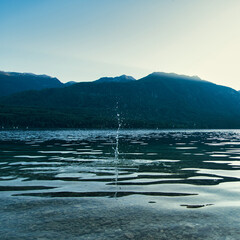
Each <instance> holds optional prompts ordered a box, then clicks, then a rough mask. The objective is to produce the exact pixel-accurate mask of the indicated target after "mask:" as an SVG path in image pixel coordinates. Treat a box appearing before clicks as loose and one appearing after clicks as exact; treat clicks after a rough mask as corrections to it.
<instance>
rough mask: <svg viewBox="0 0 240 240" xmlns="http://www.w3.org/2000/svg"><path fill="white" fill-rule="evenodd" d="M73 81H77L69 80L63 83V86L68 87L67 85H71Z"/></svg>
mask: <svg viewBox="0 0 240 240" xmlns="http://www.w3.org/2000/svg"><path fill="white" fill-rule="evenodd" d="M75 83H77V82H74V81H69V82H66V83H64V86H65V87H68V86H71V85H73V84H75Z"/></svg>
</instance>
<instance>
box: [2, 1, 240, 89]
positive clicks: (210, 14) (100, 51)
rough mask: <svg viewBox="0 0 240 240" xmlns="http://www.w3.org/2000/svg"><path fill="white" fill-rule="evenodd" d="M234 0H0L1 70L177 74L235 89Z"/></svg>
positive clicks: (238, 48)
mask: <svg viewBox="0 0 240 240" xmlns="http://www.w3.org/2000/svg"><path fill="white" fill-rule="evenodd" d="M239 13H240V1H239V0H162V1H161V0H0V31H1V37H0V70H3V71H17V72H33V73H36V74H48V75H51V76H56V77H58V78H59V79H60V80H61V81H63V82H67V81H91V80H95V79H98V78H100V77H103V76H117V75H122V74H127V75H132V76H133V77H135V78H140V77H143V76H145V75H147V74H149V73H151V72H153V71H162V72H175V73H179V74H186V75H198V76H199V77H201V78H203V79H205V80H209V81H212V82H215V83H217V84H222V85H227V86H230V87H233V88H235V89H240V69H239V62H240V14H239Z"/></svg>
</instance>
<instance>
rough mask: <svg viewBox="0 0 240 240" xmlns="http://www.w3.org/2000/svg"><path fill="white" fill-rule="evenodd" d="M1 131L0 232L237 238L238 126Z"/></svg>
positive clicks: (28, 236)
mask: <svg viewBox="0 0 240 240" xmlns="http://www.w3.org/2000/svg"><path fill="white" fill-rule="evenodd" d="M115 148H116V131H94V130H92V131H74V130H72V131H1V132H0V169H1V170H0V191H1V197H0V200H1V207H0V221H1V222H0V238H1V239H240V220H239V214H240V131H239V130H227V131H226V130H222V131H219V130H214V131H190V130H189V131H157V130H156V131H150V130H136V131H123V130H122V131H120V133H119V142H118V151H119V155H118V161H116V159H115V155H116V149H115Z"/></svg>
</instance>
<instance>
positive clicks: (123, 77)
mask: <svg viewBox="0 0 240 240" xmlns="http://www.w3.org/2000/svg"><path fill="white" fill-rule="evenodd" d="M131 81H136V79H135V78H133V77H131V76H127V75H121V76H119V77H103V78H100V79H98V80H96V81H95V82H97V83H103V82H104V83H105V82H122V83H123V82H131Z"/></svg>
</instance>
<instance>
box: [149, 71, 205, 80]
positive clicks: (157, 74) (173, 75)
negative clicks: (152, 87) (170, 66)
mask: <svg viewBox="0 0 240 240" xmlns="http://www.w3.org/2000/svg"><path fill="white" fill-rule="evenodd" d="M147 77H162V78H171V79H185V80H195V81H205V80H202V79H201V78H200V77H198V76H187V75H183V74H176V73H166V72H153V73H151V74H149V75H148V76H147Z"/></svg>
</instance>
